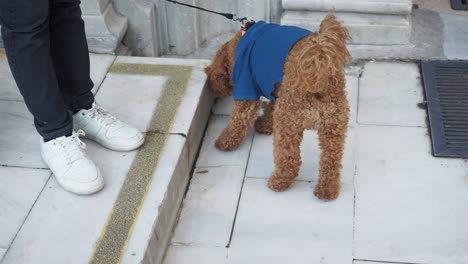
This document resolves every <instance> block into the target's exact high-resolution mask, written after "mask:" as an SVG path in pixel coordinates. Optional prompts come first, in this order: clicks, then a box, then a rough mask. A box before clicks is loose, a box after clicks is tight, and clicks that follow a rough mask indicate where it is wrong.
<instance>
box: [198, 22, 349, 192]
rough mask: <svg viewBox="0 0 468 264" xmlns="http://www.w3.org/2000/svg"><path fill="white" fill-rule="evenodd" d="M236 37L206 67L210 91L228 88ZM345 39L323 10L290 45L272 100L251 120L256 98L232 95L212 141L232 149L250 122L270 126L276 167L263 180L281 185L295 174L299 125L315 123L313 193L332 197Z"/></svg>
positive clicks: (343, 115)
mask: <svg viewBox="0 0 468 264" xmlns="http://www.w3.org/2000/svg"><path fill="white" fill-rule="evenodd" d="M239 39H240V35H239V34H237V35H236V36H235V37H234V38H233V39H232V40H231V41H229V42H228V43H226V44H225V45H224V46H223V47H222V48H221V50H220V51H218V53H217V55H216V57H215V59H214V61H213V63H212V65H211V66H210V67H208V68H207V70H206V72H207V74H208V85H209V88H210V90H212V91H213V93H214V94H215V95H218V96H227V95H230V94H231V93H232V89H233V84H232V83H231V82H230V80H231V76H232V67H233V65H234V60H235V47H236V46H237V43H238V42H239ZM349 39H350V36H349V33H348V31H347V30H346V28H344V27H343V26H342V25H341V23H340V22H338V21H337V20H336V18H335V16H333V15H329V16H327V17H326V18H325V19H324V20H323V21H322V23H321V25H320V30H319V31H317V32H314V33H313V34H311V35H309V36H307V37H305V38H303V39H301V40H300V41H299V42H298V43H296V45H294V47H293V48H292V49H291V51H290V53H289V55H288V58H287V60H286V63H285V65H284V78H283V82H282V83H281V85H280V87H281V89H279V90H277V91H276V92H277V97H278V98H277V100H276V102H275V103H274V104H273V103H271V104H270V105H269V106H268V107H267V109H266V111H265V114H264V116H262V117H260V118H259V119H257V121H256V122H255V119H256V118H257V112H256V110H257V109H258V107H259V105H260V103H259V102H258V101H236V103H235V104H236V105H235V107H234V110H233V113H232V115H231V121H230V122H229V126H228V127H227V128H226V129H225V130H224V131H223V133H222V134H221V136H220V138H219V139H218V141H217V143H216V146H217V147H218V148H220V149H223V150H231V149H235V148H236V147H238V146H239V145H240V143H241V142H242V140H243V139H244V138H245V136H246V134H247V132H248V130H249V129H250V128H251V126H252V125H253V124H254V122H255V128H256V130H257V131H258V132H260V133H266V134H268V133H271V131H272V132H273V139H274V159H275V165H276V168H275V171H274V173H273V175H272V177H271V178H270V179H269V181H268V186H269V187H270V188H271V189H273V190H275V191H283V190H286V189H287V188H289V187H290V186H291V185H292V184H293V183H294V179H295V177H297V175H298V174H299V169H300V166H301V153H300V145H301V142H302V137H303V132H304V130H305V129H316V130H318V134H319V142H320V148H321V150H322V153H321V157H320V175H319V180H318V183H317V185H316V187H315V191H314V194H315V195H316V196H317V197H318V198H320V199H322V200H333V199H336V198H337V197H338V195H339V192H340V171H341V160H342V157H343V149H344V143H345V137H346V132H347V127H348V119H349V107H348V101H347V99H346V92H345V76H344V69H343V65H344V64H347V63H350V61H351V57H350V54H349V52H348V50H347V48H346V45H345V42H346V40H349ZM220 76H222V77H220ZM223 78H224V79H223Z"/></svg>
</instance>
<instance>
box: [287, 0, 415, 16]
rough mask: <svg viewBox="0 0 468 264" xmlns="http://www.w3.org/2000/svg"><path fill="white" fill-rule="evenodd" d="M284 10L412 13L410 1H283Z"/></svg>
mask: <svg viewBox="0 0 468 264" xmlns="http://www.w3.org/2000/svg"><path fill="white" fill-rule="evenodd" d="M282 4H283V8H284V9H285V10H305V11H323V12H333V11H336V12H356V13H370V14H393V15H408V14H411V11H412V6H413V4H412V1H411V0H391V1H375V0H353V1H349V0H334V1H329V0H321V1H318V0H315V1H304V0H283V2H282Z"/></svg>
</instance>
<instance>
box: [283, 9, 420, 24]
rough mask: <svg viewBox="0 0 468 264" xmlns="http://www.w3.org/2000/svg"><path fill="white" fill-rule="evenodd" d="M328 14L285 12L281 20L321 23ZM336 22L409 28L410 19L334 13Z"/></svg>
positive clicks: (394, 16) (403, 16)
mask: <svg viewBox="0 0 468 264" xmlns="http://www.w3.org/2000/svg"><path fill="white" fill-rule="evenodd" d="M327 14H328V13H326V12H309V11H286V12H284V14H283V16H282V18H281V24H285V25H287V24H286V23H283V21H291V22H305V21H307V22H314V23H316V22H321V21H322V20H323V18H325V16H326V15H327ZM336 17H337V18H338V20H340V21H343V22H344V23H345V24H346V23H353V24H362V25H366V26H382V25H390V26H395V25H397V26H411V17H410V16H405V15H376V14H359V13H336Z"/></svg>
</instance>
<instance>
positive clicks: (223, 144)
mask: <svg viewBox="0 0 468 264" xmlns="http://www.w3.org/2000/svg"><path fill="white" fill-rule="evenodd" d="M241 144H242V140H239V139H236V138H231V137H225V136H221V137H219V138H218V140H216V142H215V147H216V148H218V149H219V150H222V151H231V150H235V149H237V148H238V147H239V146H240V145H241Z"/></svg>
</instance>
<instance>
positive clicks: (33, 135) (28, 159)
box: [0, 101, 46, 168]
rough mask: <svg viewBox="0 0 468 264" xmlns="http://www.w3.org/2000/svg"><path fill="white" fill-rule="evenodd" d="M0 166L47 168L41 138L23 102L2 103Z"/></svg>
mask: <svg viewBox="0 0 468 264" xmlns="http://www.w3.org/2000/svg"><path fill="white" fill-rule="evenodd" d="M0 120H2V122H0V146H2V147H1V148H0V165H3V166H12V167H24V168H46V165H45V164H44V163H43V162H42V158H41V151H40V145H39V144H40V136H39V134H38V133H37V131H36V128H35V127H34V124H33V118H32V115H31V114H30V113H29V111H28V109H27V108H26V105H25V104H24V103H23V102H17V101H2V102H0Z"/></svg>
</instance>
